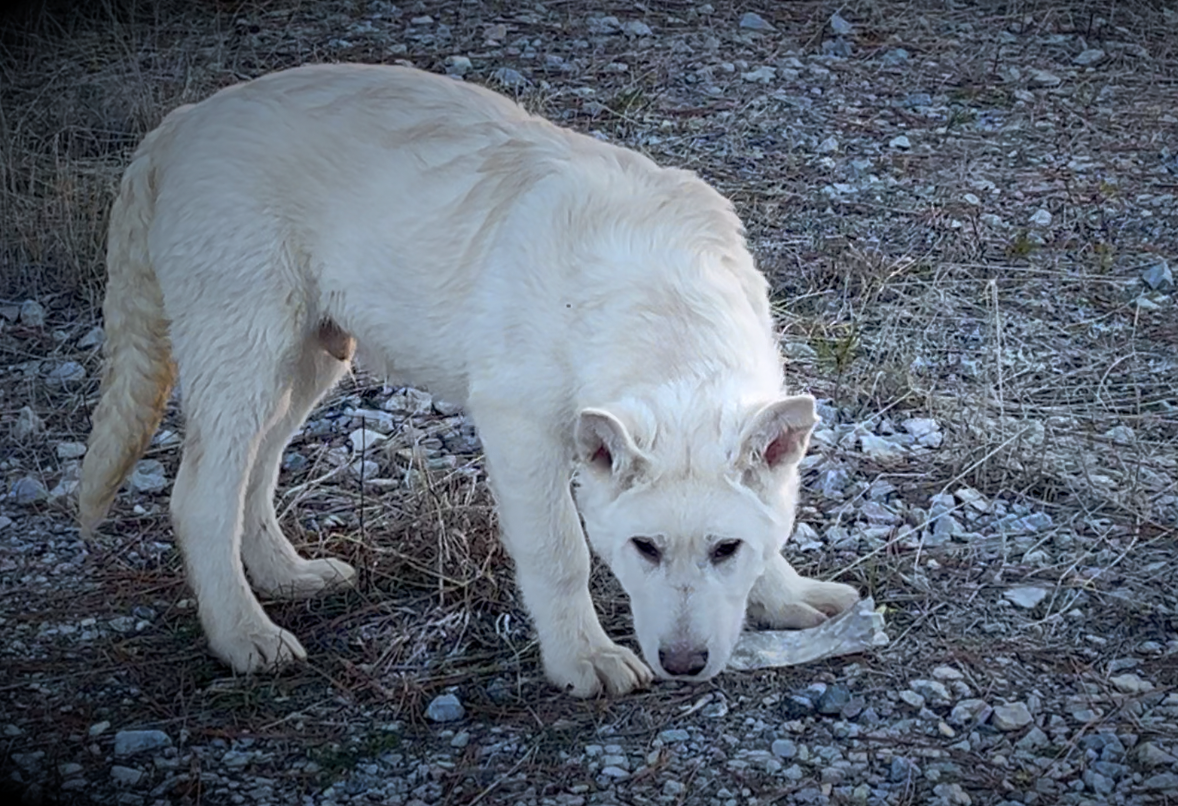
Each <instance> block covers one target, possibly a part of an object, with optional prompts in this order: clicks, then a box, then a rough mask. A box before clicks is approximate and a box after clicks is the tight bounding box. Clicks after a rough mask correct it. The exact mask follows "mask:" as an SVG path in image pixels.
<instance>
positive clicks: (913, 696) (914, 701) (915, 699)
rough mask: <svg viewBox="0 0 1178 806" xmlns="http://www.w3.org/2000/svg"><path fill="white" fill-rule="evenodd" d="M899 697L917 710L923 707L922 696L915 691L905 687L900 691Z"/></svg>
mask: <svg viewBox="0 0 1178 806" xmlns="http://www.w3.org/2000/svg"><path fill="white" fill-rule="evenodd" d="M900 699H901V700H903V701H904V702H905V703H907V704H908V705H910V706H912V707H913V708H915V709H917V710H920V709H921V708H924V697H922V696H920V695H919V694H917V693H916V692H915V691H909V690H907V689H905V690H904V691H901V692H900Z"/></svg>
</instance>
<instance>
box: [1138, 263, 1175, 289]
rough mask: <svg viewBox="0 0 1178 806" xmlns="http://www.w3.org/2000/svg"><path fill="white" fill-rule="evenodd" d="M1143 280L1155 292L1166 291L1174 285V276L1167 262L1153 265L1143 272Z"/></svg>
mask: <svg viewBox="0 0 1178 806" xmlns="http://www.w3.org/2000/svg"><path fill="white" fill-rule="evenodd" d="M1141 279H1142V280H1144V281H1145V283H1146V285H1148V286H1149V287H1150V288H1152V289H1153V290H1154V291H1165V290H1166V289H1167V288H1171V287H1173V285H1174V274H1173V273H1172V272H1171V271H1170V264H1169V262H1167V261H1165V260H1163V261H1161V262H1159V263H1155V264H1153V265H1152V266H1150V267H1149V268H1148V269H1146V270H1145V271H1144V272H1142V273H1141Z"/></svg>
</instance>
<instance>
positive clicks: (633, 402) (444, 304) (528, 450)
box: [82, 65, 856, 696]
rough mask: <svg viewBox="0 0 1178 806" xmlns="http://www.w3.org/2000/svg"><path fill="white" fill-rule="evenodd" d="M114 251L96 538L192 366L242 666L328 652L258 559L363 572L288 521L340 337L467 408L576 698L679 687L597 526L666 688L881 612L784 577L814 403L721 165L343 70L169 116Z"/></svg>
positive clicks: (380, 365)
mask: <svg viewBox="0 0 1178 806" xmlns="http://www.w3.org/2000/svg"><path fill="white" fill-rule="evenodd" d="M111 228H112V229H111V233H112V235H111V238H112V246H111V250H112V251H111V254H110V258H109V262H110V266H109V271H110V274H111V285H110V289H111V290H110V291H108V299H107V302H106V308H105V310H106V311H107V318H108V327H110V326H112V325H114V331H113V332H111V333H109V334H108V344H110V347H109V348H108V363H109V364H110V366H109V367H108V369H107V374H108V377H107V378H106V380H105V382H104V395H103V400H102V402H101V403H100V406H99V408H98V410H97V411H96V414H95V427H94V435H92V437H91V444H92V446H97V447H98V448H99V449H98V450H96V451H92V452H93V453H95V454H96V455H95V456H93V457H90V456H88V457H87V462H88V464H87V466H86V468H84V477H83V484H82V520H83V523H84V524H87V525H92V524H93V523H95V522H96V521H97V519H98V518H100V517H101V514H102V512H103V511H104V508H105V505H106V503H107V502H108V501H109V497H110V496H112V495H113V490H114V489H117V487H118V484H119V482H120V481H121V480H122V475H120V474H122V473H125V471H126V469H127V467H128V466H127V461H126V455H129V453H134V450H133V449H130V448H127V446H128V445H131V446H133V448H134V447H135V446H138V445H139V444H140V443H141V442H143V435H142V432H143V431H144V429H154V428H155V423H156V422H158V416H156V419H155V420H154V421H153V416H152V413H153V411H155V409H158V407H159V405H160V403H159V394H158V393H159V390H160V389H162V388H164V387H166V386H167V385H168V384H170V375H169V371H168V362H169V361H170V360H174V362H175V364H176V366H177V367H178V369H179V377H180V382H181V387H182V389H183V397H184V400H183V405H184V410H185V414H186V418H187V443H186V445H185V451H184V457H183V461H182V464H181V468H180V472H179V474H178V476H177V479H176V484H175V488H174V490H173V496H172V512H173V518H174V523H175V528H176V532H177V534H178V536H179V539H180V541H181V545H182V548H183V550H184V556H185V559H186V563H187V567H188V573H189V577H190V580H191V582H192V585H193V587H194V589H195V592H196V596H197V599H198V601H199V604H200V615H201V621H202V624H203V625H204V628H205V631H206V634H207V635H208V638H209V642H210V646H211V648H212V650H213V651H214V652H215V653H216V654H217V655H218V656H219V657H221V658H223V659H224V660H225V661H227V662H228V663H229V664H230V665H231V666H232V667H233V668H234V669H236V670H238V671H241V672H250V671H254V670H257V669H261V668H264V667H268V666H273V665H277V664H280V663H282V662H284V661H287V660H290V659H292V658H301V657H303V656H304V655H305V652H304V650H303V648H302V647H301V646H300V645H299V642H298V641H297V639H295V638H294V636H292V635H290V634H289V633H287V632H285V631H283V630H281V629H279V628H278V627H277V626H276V625H275V624H273V622H271V621H270V619H269V618H268V617H267V616H266V614H265V613H264V612H263V610H262V608H261V607H260V606H259V604H258V602H257V600H256V599H255V598H254V595H253V594H252V593H251V591H250V588H249V585H248V583H247V580H246V576H245V574H244V572H243V563H242V559H244V567H245V570H248V572H249V574H250V577H251V579H252V581H253V583H254V585H255V586H257V587H259V588H262V589H264V590H266V591H268V592H271V593H275V592H288V593H294V594H300V595H305V594H309V593H314V592H315V591H317V590H320V589H322V588H324V587H327V586H329V585H332V584H336V583H346V582H348V581H350V580H351V578H352V576H353V574H354V572H353V571H352V569H351V568H349V567H348V566H347V565H346V564H344V563H341V562H338V561H333V560H318V561H307V560H304V559H302V558H300V557H299V556H298V555H297V554H296V553H295V551H294V549H293V548H292V547H291V545H290V544H289V543H288V542H287V540H286V538H285V537H283V535H282V533H281V531H280V530H279V528H278V524H277V522H276V519H275V516H274V510H273V507H272V503H271V498H272V494H273V489H274V484H275V481H276V477H277V468H278V462H279V458H280V456H281V453H282V449H283V446H284V445H285V443H286V440H287V438H288V437H289V436H290V435H291V433H293V432H294V431H295V430H297V428H298V427H299V425H300V424H301V423H302V421H303V419H304V418H305V417H306V415H307V413H308V411H309V410H310V409H311V407H312V406H313V405H314V404H315V403H316V401H318V400H319V398H320V397H321V396H322V395H323V394H324V393H325V392H326V391H327V390H328V389H329V388H330V387H331V386H332V385H333V384H334V383H335V381H336V380H337V379H338V378H339V377H340V375H341V374H342V373H343V372H344V371H345V370H346V367H347V359H348V358H349V357H350V354H348V353H347V352H346V351H345V352H341V351H340V349H338V344H335V340H334V339H325V337H324V335H323V332H324V331H323V327H324V323H330V324H329V325H328V327H330V328H337V329H338V331H342V333H343V334H344V336H343V337H344V338H345V339H346V337H347V335H349V334H350V336H352V337H354V339H355V343H356V344H357V345H358V351H359V352H358V358H359V359H360V360H363V361H365V362H366V364H367V365H368V366H369V367H371V368H372V369H373V370H375V371H377V372H379V373H383V374H384V375H385V376H387V377H389V378H391V379H396V380H398V381H402V382H406V383H412V384H414V385H418V386H423V387H427V388H429V389H431V390H432V391H433V392H434V393H435V394H437V395H438V396H440V397H443V398H445V399H448V400H454V401H458V402H463V403H464V404H465V405H466V407H467V409H468V411H469V413H470V415H471V417H472V418H473V419H474V421H475V423H476V424H477V426H478V428H479V430H480V434H481V437H482V441H483V445H484V448H485V451H486V458H487V466H488V472H489V478H490V483H491V485H492V488H493V490H494V492H495V495H496V498H497V501H498V504H499V516H500V522H501V524H502V529H503V539H504V541H505V544H506V545H507V547H508V549H509V550H510V552H511V554H512V556H513V557H514V559H515V563H516V566H517V569H518V582H519V586H520V589H521V591H522V593H523V597H524V601H525V603H526V605H527V607H528V609H529V611H530V612H531V614H532V617H533V619H534V620H535V623H536V628H537V631H538V633H539V637H540V644H541V651H542V656H543V661H544V667H545V670H546V672H547V674H548V676H549V678H550V679H551V680H552V681H553V682H554V683H555V684H556V685H558V686H560V687H562V688H564V689H566V690H568V691H570V692H571V693H573V694H575V695H578V696H588V695H592V694H594V693H596V692H598V691H600V690H602V689H603V688H604V689H605V690H607V691H609V692H611V693H624V692H627V691H629V690H631V689H633V688H635V687H636V686H641V685H644V684H645V683H647V682H648V681H649V679H650V676H651V673H650V671H649V670H648V668H647V666H646V665H644V664H643V663H642V661H640V660H639V659H638V657H637V656H635V655H634V654H633V653H632V652H630V651H629V650H627V649H624V648H622V647H620V646H618V645H616V644H615V643H614V642H613V641H611V640H610V638H609V637H608V636H607V635H606V634H605V631H604V630H603V629H602V627H601V624H600V622H599V621H598V618H597V615H596V612H595V610H594V607H593V604H592V602H591V600H590V597H589V589H588V579H589V553H588V547H587V545H586V541H585V534H583V532H582V528H581V523H580V520H579V518H578V509H579V511H580V515H581V517H583V519H584V523H585V527H586V532H587V534H588V538H589V541H590V542H591V543H592V544H593V546H594V548H595V550H596V551H597V552H599V553H600V555H601V556H602V557H604V558H605V560H606V561H607V562H608V563H609V565H610V567H611V568H612V569H613V571H614V573H615V574H616V575H617V576H618V578H619V579H620V581H621V582H622V584H623V586H624V587H625V589H626V591H627V593H628V594H629V596H630V598H631V601H632V606H633V612H634V620H635V627H636V630H637V634H638V640H639V644H640V645H641V647H642V650H643V653H644V655H645V656H646V660H647V662H648V663H649V664H650V665H651V666H652V667H653V668H654V670H655V671H656V672H657V673H658V674H660V675H663V676H666V675H667V674H668V672H667V670H666V669H665V668H664V665H663V663H662V662H661V661H660V652H663V653H668V654H667V657H669V658H672V659H675V658H677V659H678V661H676V663H678V665H679V666H680V667H682V666H683V663H682V662H681V661H682V660H683V658H685V657H688V656H692V653H695V655H694V656H693V657H702V655H701V654H700V653H702V652H704V651H706V652H707V660H706V667H705V668H704V669H702V671H698V672H695V673H693V674H691V675H689V676H692V677H695V678H704V677H708V676H711V675H713V674H715V673H716V672H718V671H719V670H720V669H721V668H722V667H723V666H724V664H725V662H726V661H727V658H728V655H729V653H730V652H731V649H732V646H733V644H734V643H735V641H736V638H737V636H738V634H739V632H740V630H741V628H742V625H743V623H744V617H745V610H746V606H748V605H749V604H750V593H751V595H752V599H751V607H752V612H753V614H754V615H755V616H756V617H757V618H758V619H759V620H761V621H763V622H765V623H767V624H769V625H771V626H776V627H801V626H811V625H812V624H815V623H818V622H820V621H821V620H822V619H823V618H825V617H826V615H829V614H832V613H835V612H838V611H839V610H841V609H843V608H845V607H846V606H848V605H850V604H851V603H852V602H853V601H854V600H855V598H856V594H855V592H854V590H853V589H851V588H849V587H847V586H845V585H838V584H835V583H822V582H815V581H813V580H804V579H802V578H800V577H798V575H797V574H796V573H795V572H794V571H793V569H792V568H790V566H789V565H788V563H786V561H785V560H784V559H783V558H782V556H781V553H780V550H781V547H782V544H783V543H784V541H785V539H786V537H787V536H788V535H789V533H790V531H791V529H792V526H793V516H794V507H795V495H796V487H797V477H796V464H797V461H798V460H799V459H800V458H801V455H802V454H803V453H804V451H805V448H806V442H807V439H808V436H809V432H810V429H811V428H812V426H813V424H814V422H815V421H816V418H815V416H814V413H813V400H812V399H811V398H808V397H798V398H787V397H785V395H784V392H783V390H782V373H781V363H780V358H779V355H778V350H777V345H776V341H775V338H774V334H773V327H772V322H771V318H770V313H769V304H768V300H767V284H766V281H765V279H764V278H763V277H762V275H761V274H760V273H759V272H758V271H757V270H756V269H755V267H754V265H753V261H752V259H751V257H750V256H749V254H748V252H747V250H746V248H745V245H744V240H743V233H742V229H741V225H740V222H739V220H738V219H737V217H736V215H735V214H734V212H733V210H732V207H731V205H730V204H729V203H728V202H727V201H726V200H725V199H724V198H723V197H721V196H720V195H719V194H718V193H716V192H715V191H714V190H712V189H711V188H709V187H708V186H707V185H706V184H705V183H703V182H702V181H701V180H700V179H698V178H697V177H696V176H695V175H694V174H692V173H689V172H687V171H681V170H675V169H666V168H660V167H658V166H656V165H655V164H654V163H652V162H651V161H650V160H648V159H646V158H645V157H642V156H640V155H638V154H636V153H634V152H632V151H628V150H625V149H622V148H618V147H615V146H611V145H607V144H604V143H601V142H598V141H597V140H594V139H592V138H589V137H585V136H582V135H579V134H575V133H573V132H570V131H567V130H564V129H561V128H558V127H556V126H554V125H552V124H550V123H548V122H546V121H544V120H542V119H539V118H536V117H533V116H530V115H528V114H527V113H525V112H524V111H523V110H522V109H520V108H519V107H518V106H516V105H515V104H513V103H512V102H510V101H509V100H507V99H505V98H503V97H502V96H499V95H496V94H495V93H492V92H489V91H487V90H483V89H480V88H477V87H473V86H470V85H467V84H464V83H461V82H458V81H454V80H451V79H448V78H443V77H439V76H434V75H430V74H426V73H422V72H418V71H415V70H410V69H405V68H395V67H376V66H356V65H333V66H314V67H304V68H298V69H295V70H289V71H285V72H281V73H275V74H272V75H269V76H265V77H263V78H260V79H258V80H256V81H253V82H249V83H247V84H242V85H238V86H235V87H230V88H228V89H226V90H223V91H221V92H219V93H217V94H216V95H214V96H213V97H212V98H210V99H208V100H206V101H204V102H203V103H200V104H197V105H195V106H192V107H185V108H182V109H180V110H177V111H176V112H174V113H173V114H171V115H169V116H168V118H167V119H166V120H165V121H164V123H163V124H161V126H160V127H159V128H158V129H157V130H156V131H155V132H153V133H152V134H151V135H149V137H148V138H147V139H146V140H145V141H144V144H143V145H142V146H141V147H140V150H139V151H138V152H137V154H136V157H135V160H134V162H133V164H132V166H131V167H130V168H129V169H128V172H127V178H126V179H125V180H124V187H123V191H122V195H121V197H120V201H119V203H118V204H117V205H116V208H115V211H114V214H113V215H112V222H111ZM128 277H132V278H133V280H134V282H129V281H128ZM161 299H162V302H160V300H161ZM161 322H167V323H170V325H169V327H168V331H167V338H170V348H171V351H170V359H169V354H168V352H167V350H166V349H165V350H162V351H161V350H159V349H158V347H159V344H160V343H161V339H162V338H163V337H162V336H159V335H158V334H156V335H155V336H152V335H151V334H152V333H153V332H154V331H153V330H152V327H151V325H152V323H155V324H156V325H158V324H159V323H161ZM137 323H138V324H137ZM329 341H330V342H332V343H331V344H329V343H328V342H329ZM349 341H350V340H349ZM165 346H166V345H165ZM149 348H153V349H155V353H152V354H151V355H147V353H148V352H149ZM160 356H162V358H161V357H160ZM341 359H342V360H341ZM128 378H130V381H128V380H127V379H128ZM120 382H121V385H120ZM153 392H154V394H153ZM153 406H154V407H155V409H153V408H152V407H153ZM120 450H122V451H123V453H122V454H119V451H120ZM116 454H117V455H116ZM132 460H133V459H132ZM578 468H579V470H578ZM574 472H576V484H575V486H576V503H574V494H573V486H574V485H573V481H574ZM112 484H113V487H112ZM104 496H106V497H105V498H104ZM635 536H639V537H643V538H648V539H650V540H652V541H656V542H657V547H658V549H659V551H660V552H661V557H660V559H659V561H658V562H652V560H651V559H650V558H647V557H644V556H643V555H642V554H641V552H640V551H639V550H638V549H637V548H636V545H635V544H634V542H633V541H632V540H631V538H633V537H635ZM734 539H738V540H740V541H742V544H741V546H740V548H739V549H738V550H736V551H735V553H733V555H732V556H731V557H729V558H728V559H725V560H722V561H716V562H713V560H712V559H711V556H710V553H711V552H712V551H713V550H714V549H715V547H716V546H717V544H718V541H724V540H734ZM672 665H675V664H674V663H673V664H672Z"/></svg>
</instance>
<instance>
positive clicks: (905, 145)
mask: <svg viewBox="0 0 1178 806" xmlns="http://www.w3.org/2000/svg"><path fill="white" fill-rule="evenodd" d="M888 145H889V146H891V147H892V148H899V149H901V150H905V149H909V148H912V141H911V140H909V139H908V135H906V134H898V135H896V136H895V137H893V138H892V139H891V140H889V141H888Z"/></svg>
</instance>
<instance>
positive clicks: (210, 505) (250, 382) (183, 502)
mask: <svg viewBox="0 0 1178 806" xmlns="http://www.w3.org/2000/svg"><path fill="white" fill-rule="evenodd" d="M207 288H209V286H206V289H207ZM216 290H217V291H220V292H226V293H225V294H224V295H222V294H220V293H218V294H217V295H216V297H217V298H216V299H209V296H210V294H208V293H207V292H206V295H205V296H204V297H203V298H193V297H192V296H186V297H182V298H181V299H182V300H183V301H184V302H186V303H187V304H186V305H185V306H184V309H182V310H179V311H175V312H174V315H173V322H172V334H173V350H174V354H175V357H176V362H177V364H178V365H179V367H180V383H181V387H182V389H183V407H184V411H185V420H186V424H187V442H186V444H185V447H184V455H183V458H182V460H181V463H180V470H179V472H178V473H177V475H176V483H175V485H174V487H173V491H172V504H171V509H172V522H173V525H174V528H175V531H176V535H177V538H178V541H179V543H180V548H181V550H182V552H183V554H184V561H185V565H186V567H187V571H188V580H189V583H190V584H191V586H192V588H193V590H194V592H195V594H196V599H197V604H198V608H199V614H200V620H201V625H202V626H203V627H204V631H205V635H206V637H207V638H208V642H209V648H210V649H211V650H212V652H213V654H214V655H216V656H217V657H219V658H221V659H222V660H223V661H225V662H226V663H227V664H228V665H229V666H231V667H232V668H233V669H234V670H235V671H237V672H241V673H248V672H255V671H260V670H262V669H268V668H273V667H276V666H280V665H282V664H284V663H287V662H289V661H291V660H294V659H303V658H305V657H306V652H305V650H304V649H303V647H302V645H301V644H300V643H299V642H298V639H296V638H295V637H294V636H293V635H292V634H290V633H289V632H287V631H286V630H283V629H281V628H279V627H278V626H277V625H275V624H274V622H272V621H271V620H270V618H269V617H268V616H267V615H266V613H265V611H264V610H263V609H262V606H261V605H260V604H259V603H258V600H257V599H256V598H255V597H254V594H253V592H252V591H251V590H250V587H249V584H248V582H247V581H246V576H245V569H244V568H243V566H242V557H241V535H242V525H243V516H244V508H245V495H246V489H247V487H248V485H249V479H250V474H251V471H252V469H253V465H254V462H255V457H256V456H257V454H258V450H259V447H260V445H261V443H262V441H263V438H264V436H265V435H266V434H267V433H268V432H269V431H270V430H271V429H272V428H273V427H274V426H275V425H276V424H278V423H279V422H281V421H282V420H284V419H285V417H286V415H287V412H288V410H289V408H290V398H291V394H290V392H291V390H290V387H289V383H290V380H289V379H290V371H291V368H292V367H293V366H294V365H295V363H296V362H297V360H298V357H299V349H300V344H299V339H298V336H297V335H296V334H297V324H296V323H294V322H292V321H290V320H289V318H288V313H287V312H285V311H282V310H281V309H279V308H277V306H275V305H273V304H272V303H270V302H269V300H270V299H272V298H273V296H274V291H273V290H268V291H267V292H266V297H265V298H262V299H251V298H250V294H249V289H241V292H242V293H241V294H240V295H239V296H237V298H236V299H234V298H232V297H230V296H229V295H228V293H227V292H228V291H229V289H223V288H217V289H216Z"/></svg>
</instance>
